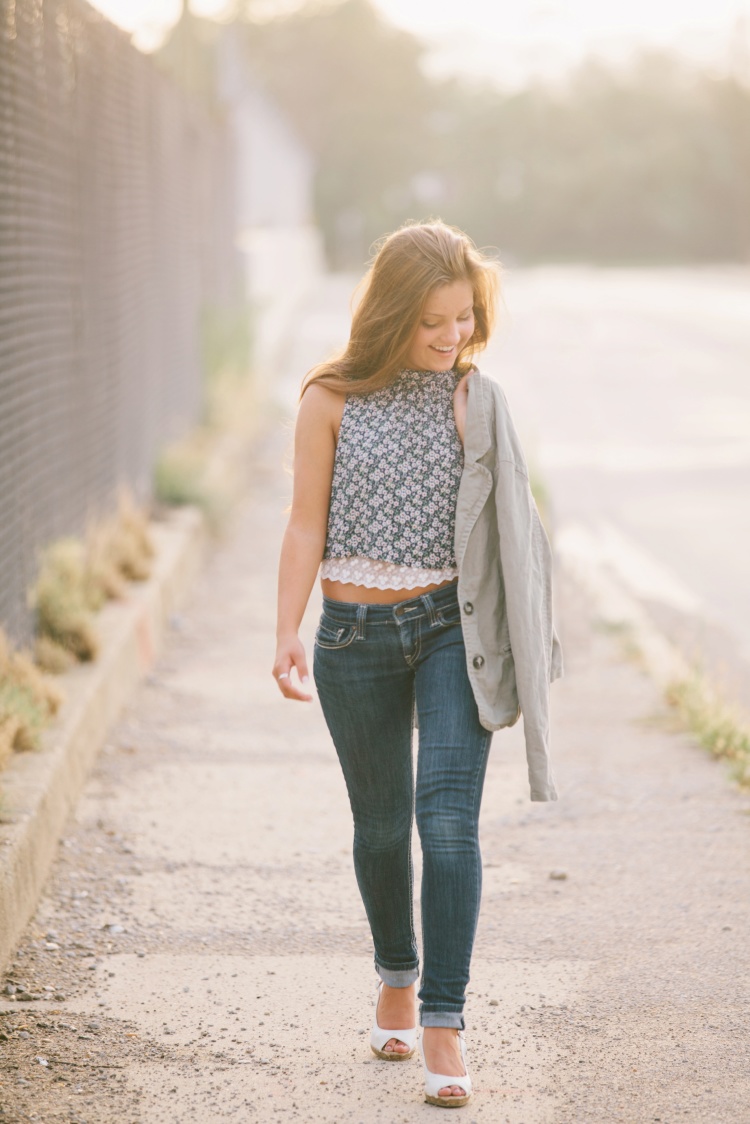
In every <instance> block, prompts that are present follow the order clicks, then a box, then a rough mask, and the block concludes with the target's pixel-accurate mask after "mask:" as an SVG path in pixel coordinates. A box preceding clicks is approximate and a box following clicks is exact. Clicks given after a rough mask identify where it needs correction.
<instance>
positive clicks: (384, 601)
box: [320, 578, 458, 605]
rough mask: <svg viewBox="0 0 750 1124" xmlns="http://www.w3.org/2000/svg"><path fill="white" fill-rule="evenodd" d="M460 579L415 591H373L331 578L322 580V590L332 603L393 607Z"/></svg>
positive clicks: (425, 586) (426, 586)
mask: <svg viewBox="0 0 750 1124" xmlns="http://www.w3.org/2000/svg"><path fill="white" fill-rule="evenodd" d="M457 580H458V579H457V578H450V579H449V580H448V581H444V582H437V583H436V584H435V585H420V586H417V587H416V588H415V589H371V588H370V587H369V586H366V585H354V583H353V582H337V581H332V580H331V579H330V578H321V581H320V588H321V589H322V590H323V596H324V597H329V598H330V599H331V601H357V602H359V603H360V604H366V605H393V604H395V603H396V602H397V601H408V600H409V599H410V598H412V597H420V596H421V594H423V593H433V592H434V591H435V590H436V589H443V588H444V586H446V585H454V584H455V583H456V581H457Z"/></svg>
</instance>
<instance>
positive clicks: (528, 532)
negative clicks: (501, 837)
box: [494, 387, 562, 800]
mask: <svg viewBox="0 0 750 1124" xmlns="http://www.w3.org/2000/svg"><path fill="white" fill-rule="evenodd" d="M495 435H496V438H497V443H496V463H495V488H494V496H495V503H496V505H497V526H498V535H499V540H500V565H501V567H502V572H503V583H504V586H505V597H506V612H507V616H508V632H509V638H510V646H511V651H512V655H513V664H514V667H515V675H516V689H517V692H518V702H519V706H520V708H521V713H522V714H523V724H524V737H525V740H526V759H527V764H528V770H529V785H530V789H531V799H532V800H556V799H557V791H556V789H555V782H554V778H553V775H552V769H551V765H550V759H549V740H550V729H549V686H550V682H551V681H552V680H553V679H556V678H557V677H558V676H559V675H561V674H562V658H561V651H560V645H559V642H558V639H557V636H556V634H555V630H554V627H553V623H552V551H551V548H550V544H549V540H548V538H547V535H546V532H545V530H544V527H543V526H542V523H541V520H540V518H539V513H538V511H537V508H536V504H535V503H534V498H533V496H532V494H531V488H530V486H529V478H528V472H527V469H526V463H525V460H524V458H523V452H522V450H521V446H520V442H519V440H518V435H517V434H516V431H515V428H514V427H513V422H512V420H511V418H510V413H509V411H508V409H507V403H506V401H505V397H504V395H503V394H502V391H501V390H500V388H499V387H498V392H497V398H496V410H495Z"/></svg>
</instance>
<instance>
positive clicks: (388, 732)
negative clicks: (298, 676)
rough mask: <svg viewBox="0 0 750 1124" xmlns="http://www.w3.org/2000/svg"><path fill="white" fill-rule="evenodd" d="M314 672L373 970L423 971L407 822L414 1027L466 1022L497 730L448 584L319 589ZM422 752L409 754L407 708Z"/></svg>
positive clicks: (402, 983) (405, 976)
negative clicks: (350, 594) (334, 595)
mask: <svg viewBox="0 0 750 1124" xmlns="http://www.w3.org/2000/svg"><path fill="white" fill-rule="evenodd" d="M313 674H314V678H315V684H316V687H317V691H318V697H319V699H320V703H321V706H322V709H323V714H324V717H325V720H326V723H327V725H328V729H329V730H330V733H331V737H332V739H333V743H334V745H335V747H336V752H337V754H338V757H339V761H340V762H341V767H342V769H343V772H344V778H345V780H346V786H347V790H348V793H349V801H350V803H351V808H352V815H353V818H354V869H355V873H356V876H357V882H358V884H359V889H360V893H361V895H362V900H363V902H364V906H365V910H366V912H367V917H368V920H369V923H370V929H371V931H372V938H373V944H374V947H375V968H376V971H377V973H378V974H379V975H380V977H381V978H382V979H383V980H384V981H385V983H387V984H388V985H390V986H391V987H408V986H409V985H410V984H412V983H414V982H415V981H416V980H417V979H418V978H419V955H418V952H417V944H416V940H415V936H414V912H413V870H412V860H411V832H412V822H413V820H414V818H415V813H416V822H417V830H418V832H419V838H420V842H421V845H422V858H423V863H422V892H421V914H422V944H423V969H422V979H421V986H420V990H419V999H420V1022H421V1024H422V1026H447V1027H457V1028H459V1029H463V1027H464V1017H463V1010H464V1003H465V998H466V985H467V983H468V981H469V966H470V961H471V953H472V948H473V944H474V936H475V933H476V926H477V917H478V914H479V902H480V896H481V887H482V865H481V855H480V851H479V837H478V819H479V806H480V802H481V799H482V788H483V785H484V775H485V771H486V767H487V757H488V754H489V748H490V742H491V740H492V734H491V733H490V732H489V731H488V730H485V729H484V727H483V726H481V725H480V722H479V715H478V713H477V706H476V702H475V700H474V695H473V692H472V689H471V684H470V683H469V678H468V675H467V672H466V652H465V649H464V642H463V634H462V631H461V623H460V615H459V607H458V597H457V591H456V584H455V583H453V584H451V585H448V586H443V588H442V589H439V590H436V591H435V592H433V593H427V594H423V595H422V596H419V597H413V598H410V599H408V600H405V601H399V602H397V603H396V604H391V605H368V604H360V603H356V602H343V601H332V600H330V599H329V598H324V599H323V613H322V616H321V618H320V624H319V626H318V629H317V632H316V634H315V649H314V657H313ZM415 706H416V711H417V715H418V725H419V738H418V741H419V749H418V755H417V775H416V790H415V784H414V770H413V765H412V725H413V713H414V707H415Z"/></svg>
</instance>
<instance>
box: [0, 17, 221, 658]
mask: <svg viewBox="0 0 750 1124" xmlns="http://www.w3.org/2000/svg"><path fill="white" fill-rule="evenodd" d="M231 161H232V155H231V149H230V144H229V139H228V132H227V130H226V129H225V128H224V125H223V123H222V121H221V120H220V119H218V118H214V117H212V116H211V114H210V113H209V111H208V110H207V109H206V107H204V106H203V105H201V104H199V103H196V102H192V101H191V100H190V99H189V98H188V97H187V96H186V95H185V94H184V93H183V92H182V91H181V90H179V89H178V88H177V87H175V86H174V85H173V84H172V83H171V82H170V80H169V79H168V78H167V77H166V76H165V75H163V74H162V73H160V72H159V71H158V70H157V69H156V67H155V66H154V64H153V62H152V61H151V60H150V59H149V58H147V57H146V56H144V55H142V54H140V53H139V52H138V51H136V50H135V49H133V48H132V47H131V46H130V44H129V42H128V41H127V39H126V37H125V36H124V34H123V33H122V32H120V31H119V30H118V29H117V28H115V27H114V26H113V25H111V24H110V23H108V22H107V21H106V20H105V19H104V18H103V17H102V16H101V15H99V13H97V12H96V11H94V10H93V9H92V8H90V7H89V6H88V5H87V4H86V3H85V0H0V625H3V626H4V627H5V628H6V629H7V631H8V632H9V633H10V635H11V636H12V637H13V638H14V639H16V640H19V641H25V640H28V639H29V637H30V635H31V632H32V624H33V622H32V617H31V612H30V610H29V607H28V605H27V596H28V590H29V588H30V587H31V585H32V583H33V581H34V579H35V575H36V569H37V561H38V554H39V550H40V548H42V547H43V546H44V545H45V544H46V543H48V542H49V541H50V540H52V539H54V538H56V537H58V536H60V535H63V534H69V533H79V532H80V531H81V530H83V528H84V526H85V523H86V520H87V519H88V518H89V517H90V516H94V515H96V514H97V513H99V512H103V511H105V510H107V509H108V508H110V507H111V506H112V503H113V499H114V497H115V495H116V492H117V488H118V486H119V484H120V483H121V482H127V483H129V484H130V485H131V487H132V488H133V489H134V490H135V491H136V493H137V494H138V495H140V496H141V497H143V496H146V495H148V493H149V490H150V487H151V478H152V470H153V465H154V461H155V459H156V456H157V453H158V450H159V449H160V447H161V446H162V445H163V444H164V443H165V442H166V441H168V440H170V439H172V438H174V437H176V436H178V435H179V434H180V433H182V432H184V431H185V430H186V429H187V428H188V427H189V426H190V425H191V424H193V423H194V422H195V421H196V420H197V418H198V417H199V416H200V412H201V408H202V395H203V373H202V370H201V347H200V322H201V315H202V313H203V312H204V311H205V309H206V308H207V307H217V306H218V307H221V306H222V304H228V303H230V302H231V301H232V300H233V299H235V297H236V296H237V288H236V287H237V284H238V280H239V276H240V273H239V268H238V262H237V258H236V252H235V249H234V241H235V230H234V216H235V214H236V209H235V206H234V200H233V199H232V198H231V192H232V187H231V185H232V184H233V183H234V176H233V174H232V166H231Z"/></svg>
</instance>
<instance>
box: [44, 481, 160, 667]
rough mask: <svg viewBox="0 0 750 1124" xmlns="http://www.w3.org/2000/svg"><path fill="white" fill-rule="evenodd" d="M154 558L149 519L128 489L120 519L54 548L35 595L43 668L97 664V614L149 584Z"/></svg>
mask: <svg viewBox="0 0 750 1124" xmlns="http://www.w3.org/2000/svg"><path fill="white" fill-rule="evenodd" d="M153 556H154V547H153V543H152V542H151V538H150V535H149V529H148V519H147V517H146V515H145V513H144V512H142V511H141V510H140V509H139V508H138V506H137V504H136V502H135V500H134V499H133V497H132V495H131V494H130V492H128V491H127V489H121V491H120V495H119V499H118V505H117V512H116V514H115V515H113V516H111V517H110V518H108V519H105V520H100V521H98V522H95V523H92V524H91V525H90V526H89V529H88V531H87V533H86V537H85V539H83V540H81V539H75V538H65V539H58V540H57V542H54V543H52V544H50V546H48V547H47V549H46V550H45V551H44V552H43V554H42V558H41V563H40V567H39V578H38V580H37V584H36V587H35V588H34V590H33V591H32V595H31V603H32V605H33V607H34V608H35V610H36V618H37V620H36V626H37V627H36V631H37V643H36V651H35V655H36V658H37V661H38V663H39V664H40V666H41V667H43V668H44V669H45V670H47V671H51V672H56V673H59V672H63V671H66V670H68V668H69V667H70V666H71V658H72V660H73V661H75V660H81V661H88V660H93V659H95V658H96V654H97V652H98V648H99V642H98V638H97V635H96V629H95V627H94V613H95V612H97V611H98V610H99V609H101V608H102V606H103V605H104V603H105V602H106V601H108V600H112V599H117V598H121V597H123V596H124V595H125V591H126V588H127V585H126V583H127V582H128V581H145V580H146V579H147V578H148V577H149V575H150V573H151V561H152V559H153Z"/></svg>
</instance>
